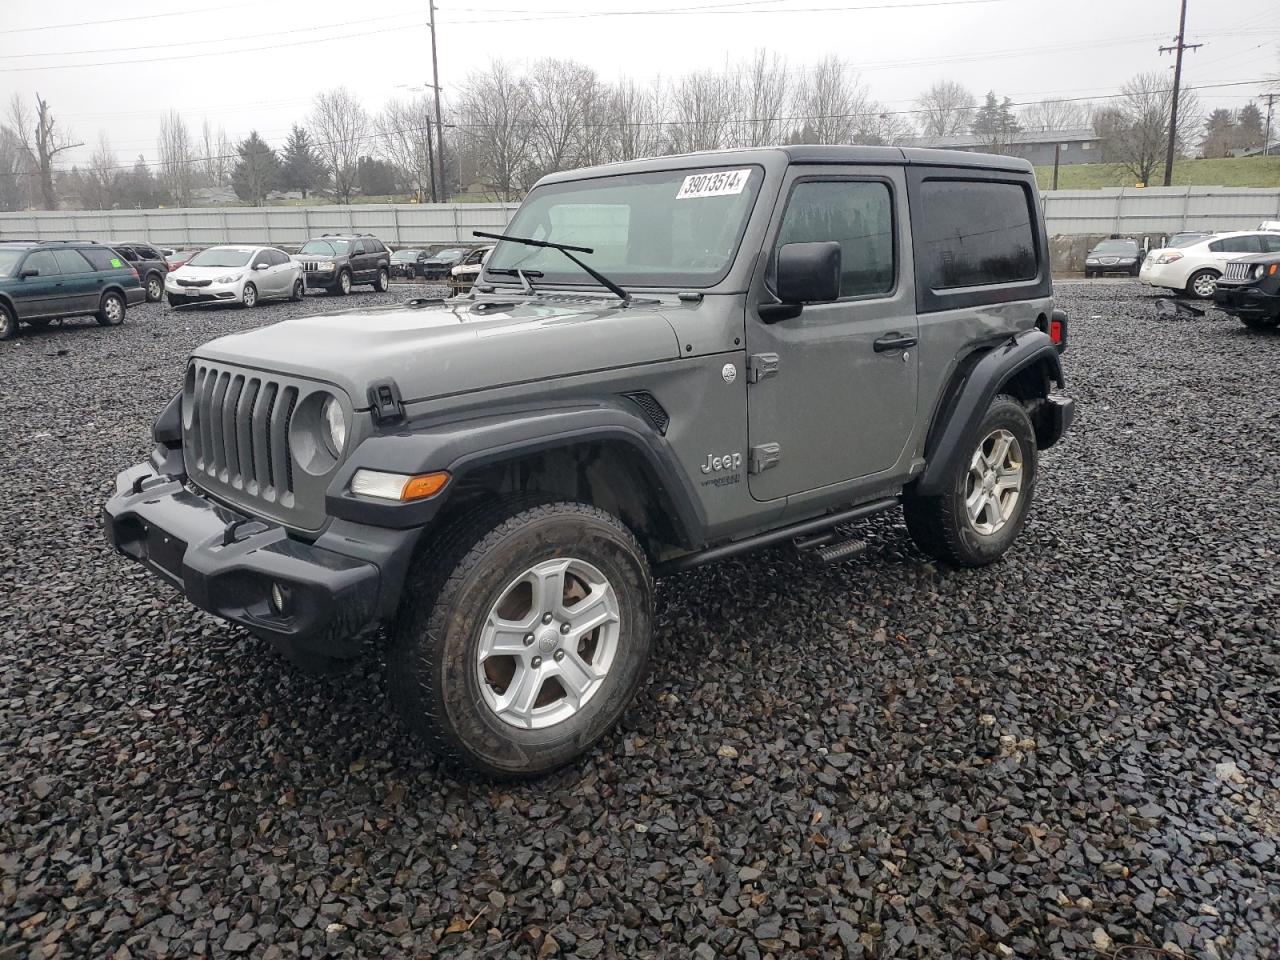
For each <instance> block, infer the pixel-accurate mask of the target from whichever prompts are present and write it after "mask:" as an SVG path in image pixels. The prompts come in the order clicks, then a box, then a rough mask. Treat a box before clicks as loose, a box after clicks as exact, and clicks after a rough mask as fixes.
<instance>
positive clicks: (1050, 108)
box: [1018, 100, 1089, 131]
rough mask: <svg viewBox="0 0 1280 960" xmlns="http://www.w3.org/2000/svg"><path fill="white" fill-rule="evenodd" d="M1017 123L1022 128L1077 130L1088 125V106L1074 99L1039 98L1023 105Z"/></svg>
mask: <svg viewBox="0 0 1280 960" xmlns="http://www.w3.org/2000/svg"><path fill="white" fill-rule="evenodd" d="M1018 123H1019V125H1020V126H1021V127H1022V129H1023V130H1035V131H1050V130H1079V129H1080V128H1081V127H1087V126H1088V125H1089V107H1088V104H1086V103H1083V102H1080V101H1075V100H1041V101H1040V102H1039V103H1033V104H1031V106H1029V107H1023V109H1022V112H1021V114H1020V115H1019V116H1018Z"/></svg>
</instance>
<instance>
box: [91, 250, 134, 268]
mask: <svg viewBox="0 0 1280 960" xmlns="http://www.w3.org/2000/svg"><path fill="white" fill-rule="evenodd" d="M80 253H82V254H83V255H84V258H85V259H86V260H88V261H89V263H91V264H92V265H93V269H95V270H120V269H124V267H125V266H126V264H125V262H124V258H122V257H121V256H120V254H119V253H118V252H116V251H115V250H111V249H108V248H107V247H81V248H80Z"/></svg>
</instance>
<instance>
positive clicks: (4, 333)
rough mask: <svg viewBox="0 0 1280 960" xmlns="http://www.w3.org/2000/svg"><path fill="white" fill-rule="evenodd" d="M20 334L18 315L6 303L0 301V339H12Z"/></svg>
mask: <svg viewBox="0 0 1280 960" xmlns="http://www.w3.org/2000/svg"><path fill="white" fill-rule="evenodd" d="M17 335H18V316H17V314H15V313H14V312H13V311H12V310H11V309H10V308H9V307H8V306H7V305H6V304H3V303H0V340H12V339H13V338H14V337H15V336H17Z"/></svg>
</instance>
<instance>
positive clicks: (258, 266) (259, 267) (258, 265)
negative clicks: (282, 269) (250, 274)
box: [253, 263, 271, 270]
mask: <svg viewBox="0 0 1280 960" xmlns="http://www.w3.org/2000/svg"><path fill="white" fill-rule="evenodd" d="M269 266H271V264H269V263H255V264H254V265H253V269H255V270H265V269H267V267H269Z"/></svg>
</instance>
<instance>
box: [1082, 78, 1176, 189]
mask: <svg viewBox="0 0 1280 960" xmlns="http://www.w3.org/2000/svg"><path fill="white" fill-rule="evenodd" d="M1121 94H1122V96H1121V98H1120V99H1119V100H1118V101H1117V102H1116V105H1115V107H1114V110H1108V111H1100V112H1099V113H1097V114H1095V115H1094V131H1095V132H1096V133H1097V134H1098V135H1099V137H1100V138H1102V139H1103V143H1104V147H1103V149H1104V150H1105V152H1106V155H1107V158H1108V159H1110V160H1113V161H1115V162H1118V163H1120V164H1121V165H1122V166H1123V167H1124V168H1125V170H1127V171H1128V172H1129V173H1130V174H1132V176H1133V177H1134V179H1136V180H1137V181H1138V182H1140V183H1150V182H1151V177H1152V175H1153V174H1154V173H1155V171H1156V168H1157V167H1158V166H1159V165H1160V164H1161V163H1162V162H1163V161H1164V156H1165V149H1166V147H1167V145H1168V137H1169V114H1170V108H1171V106H1172V104H1173V88H1172V86H1171V84H1170V82H1169V80H1168V78H1167V77H1165V75H1164V74H1162V73H1157V72H1154V71H1153V72H1150V73H1140V74H1137V75H1136V76H1134V77H1131V78H1130V79H1129V80H1128V81H1127V82H1126V83H1125V85H1124V86H1123V87H1122V88H1121ZM1200 126H1201V109H1200V101H1199V98H1198V97H1197V96H1196V94H1195V91H1194V90H1190V89H1188V88H1186V87H1183V89H1182V91H1181V92H1180V94H1179V101H1178V149H1179V150H1180V151H1183V150H1185V147H1186V144H1187V142H1188V141H1189V140H1190V139H1191V138H1193V137H1195V136H1196V135H1197V131H1198V130H1199V129H1200Z"/></svg>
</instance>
